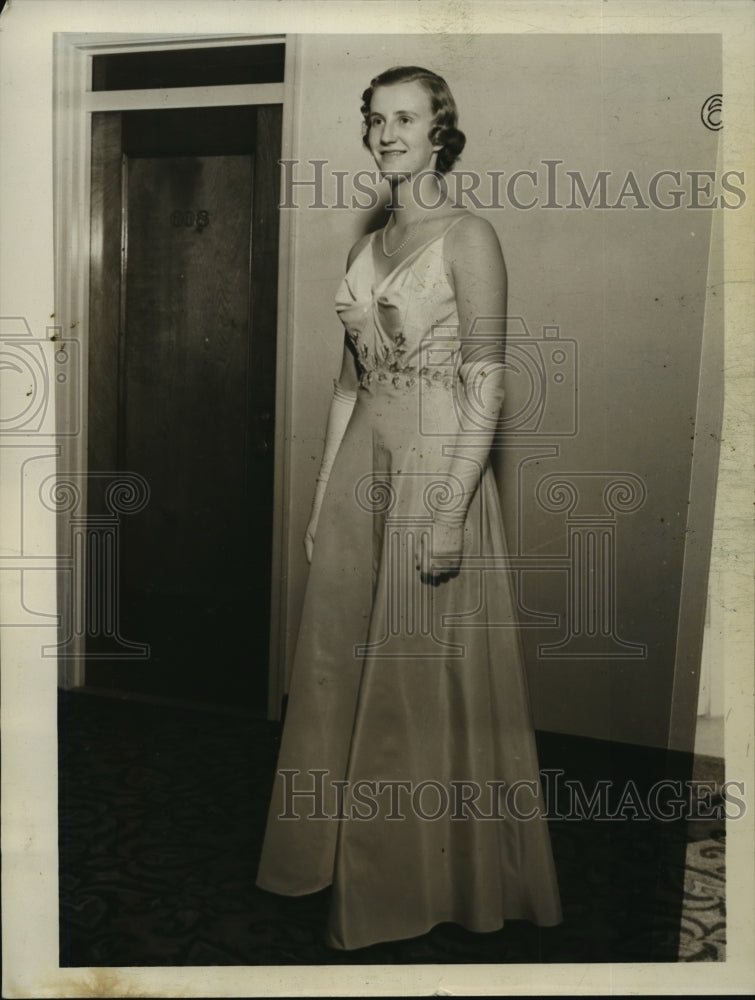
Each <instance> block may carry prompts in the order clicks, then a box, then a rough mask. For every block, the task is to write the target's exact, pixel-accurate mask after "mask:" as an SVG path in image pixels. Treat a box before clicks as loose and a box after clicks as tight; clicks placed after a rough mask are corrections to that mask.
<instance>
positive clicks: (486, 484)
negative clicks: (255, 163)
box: [258, 220, 561, 949]
mask: <svg viewBox="0 0 755 1000" xmlns="http://www.w3.org/2000/svg"><path fill="white" fill-rule="evenodd" d="M456 221H458V220H453V221H452V222H451V223H450V225H449V226H447V227H446V229H445V230H444V232H443V233H441V234H440V235H439V236H437V237H436V238H434V239H432V240H430V241H429V242H427V243H425V244H424V245H422V246H420V247H419V248H418V249H417V250H416V251H415V252H414V253H412V254H411V255H410V256H409V257H408V258H406V259H405V260H404V261H403V262H402V263H401V264H399V265H398V266H397V267H396V268H395V269H394V270H393V271H392V272H391V273H390V274H389V275H388V276H387V277H386V278H384V279H383V280H377V278H376V274H375V268H374V249H373V243H374V238H373V239H372V240H370V241H368V242H367V244H366V246H365V247H364V248H363V250H362V252H361V253H360V254H359V255H358V256H357V258H356V259H355V260H354V261H353V263H352V265H351V267H350V268H349V270H348V273H347V274H346V277H345V278H344V280H343V282H342V284H341V286H340V289H339V291H338V295H337V299H336V308H337V311H338V313H339V315H340V318H341V320H342V321H343V324H344V326H345V328H346V331H347V334H348V336H349V338H350V345H351V346H352V348H353V350H354V353H355V356H356V358H357V369H358V372H359V389H358V393H357V402H356V405H355V408H354V412H353V415H352V417H351V421H350V423H349V425H348V428H347V430H346V433H345V436H344V438H343V441H342V444H341V447H340V449H339V452H338V455H337V457H336V460H335V463H334V465H333V469H332V471H331V475H330V481H329V483H328V489H327V492H326V495H325V499H324V502H323V506H322V510H321V514H320V520H319V524H318V528H317V536H316V540H315V547H314V556H313V559H312V564H311V567H310V572H309V579H308V584H307V590H306V595H305V600H304V605H303V611H302V618H301V625H300V631H299V637H298V644H297V649H296V655H295V660H294V666H293V673H292V677H291V686H290V692H289V702H288V709H287V715H286V721H285V726H284V732H283V737H282V744H281V749H280V755H279V761H278V771H277V773H276V779H275V786H274V791H273V797H272V802H271V805H270V812H269V816H268V824H267V830H266V835H265V841H264V845H263V852H262V858H261V862H260V868H259V874H258V885H259V886H260V887H261V888H263V889H267V890H270V891H273V892H276V893H281V894H284V895H292V896H294V895H302V894H305V893H311V892H315V891H317V890H320V889H323V888H324V887H326V886H328V885H330V884H331V883H332V885H333V890H332V897H331V911H330V919H329V926H328V929H327V940H328V943H329V944H330V945H331V946H333V947H336V948H347V949H351V948H359V947H363V946H365V945H369V944H372V943H375V942H378V941H386V940H399V939H402V938H408V937H414V936H416V935H420V934H423V933H425V932H426V931H428V930H429V929H430V928H431V927H433V926H434V925H435V924H438V923H441V922H445V921H452V922H456V923H458V924H461V925H463V926H465V927H466V928H467V929H469V930H473V931H492V930H496V929H498V928H500V927H501V926H502V925H503V923H504V921H505V920H507V919H526V920H529V921H532V922H533V923H536V924H538V925H541V926H549V925H554V924H557V923H559V922H560V921H561V909H560V900H559V892H558V886H557V881H556V875H555V869H554V865H553V858H552V853H551V846H550V839H549V834H548V829H547V825H546V821H545V819H543V818H542V813H543V812H544V807H543V803H542V798H541V796H540V792H539V785H523V786H521V788H520V792H518V793H517V796H516V800H515V801H516V805H517V806H518V807H519V809H520V815H526V814H529V813H535V816H534V818H532V819H529V820H524V819H521V818H514V817H513V816H511V815H509V814H508V813H507V812H506V809H505V808H503V803H504V796H505V792H506V790H507V789H509V788H511V786H512V785H514V783H516V782H520V781H521V782H531V783H536V782H538V760H537V751H536V747H535V741H534V732H533V726H532V720H531V711H530V703H529V696H528V691H527V683H526V677H525V673H524V666H523V659H522V652H521V645H520V636H519V633H518V630H517V628H516V623H515V614H514V605H513V601H512V592H511V585H510V580H509V576H508V572H507V570H506V568H505V565H503V564H502V560H501V559H500V558H499V559H498V561H497V562H496V557H503V556H505V553H506V544H505V538H504V533H503V523H502V518H501V511H500V506H499V499H498V492H497V489H496V484H495V480H494V477H493V473H492V470H491V469H490V468H489V467H486V468H485V471H484V474H483V476H482V479H481V482H480V485H479V487H478V489H477V491H476V493H475V495H474V497H473V500H472V503H471V505H470V507H469V510H468V514H467V518H466V523H465V529H464V533H465V541H464V557H463V563H462V568H461V571H460V572H459V574H458V575H457V576H455V577H452V578H451V579H449V580H447V581H446V582H444V583H441V584H439V585H437V586H432V585H429V584H426V583H423V582H422V581H421V580H420V579H419V575H418V573H417V571H416V569H415V563H414V552H415V548H416V546H417V545H418V542H419V538H420V536H421V535H422V533H423V532H424V533H427V532H429V531H430V521H431V515H430V511H431V509H432V504H433V502H436V501H437V502H438V503H441V504H442V501H443V488H442V486H440V487H437V486H434V485H433V484H434V483H436V484H437V482H438V478H439V474H440V476H441V477H442V473H443V471H444V470H445V469H447V468H448V464H449V457H448V454H447V451H448V449H447V448H446V449H445V450H444V445H449V444H453V442H454V441H457V440H458V433H457V432H458V426H459V425H458V419H459V418H458V414H457V406H456V403H455V396H454V381H455V378H456V374H455V365H456V362H457V360H458V352H459V350H460V342H459V340H458V329H457V326H458V321H459V318H458V314H457V310H456V303H455V299H454V293H453V290H452V289H451V287H450V286H449V282H448V279H447V277H446V273H445V268H444V263H443V237H444V236H445V233H446V232H447V231H448V229H449V228H450V227H451V226H452V225H454V224H455V223H456ZM434 498H435V499H434ZM336 782H342V784H341V785H340V786H339V785H337V784H334V783H336ZM360 782H361V784H360ZM369 782H373V783H374V784H373V785H370V784H369ZM379 782H385V783H388V784H386V785H383V786H382V788H383V791H382V794H378V792H379V789H378V783H379ZM397 782H405V783H407V784H406V785H404V786H400V785H398V784H397ZM423 782H424V783H425V784H424V785H423V784H422V783H423ZM488 782H493V783H497V784H492V785H487V783H488ZM504 782H505V786H504V784H503V783H504ZM463 783H466V784H463ZM472 783H476V786H475V785H474V784H472ZM420 786H421V787H420ZM475 787H479V788H481V789H482V795H481V796H480V797H479V799H478V800H477V802H476V809H475V808H472V807H465V806H464V804H463V802H462V801H461V800H463V798H464V797H465V796H466V797H470V798H471V797H473V795H474V792H473V789H474V788H475ZM316 789H319V792H318V793H317V794H316V793H315V790H316ZM496 789H498V790H499V791H498V792H497V795H498V798H497V797H496ZM535 789H538V790H535ZM308 791H309V792H312V794H310V795H309V796H308V795H306V794H293V795H292V794H291V793H292V792H295V793H299V792H305V793H306V792H308ZM320 793H321V794H320ZM506 801H508V800H506ZM373 813H374V814H375V815H372V814H373ZM282 815H285V816H288V817H289V818H280V817H281V816H282ZM483 816H488V817H492V818H481V817H483ZM292 817H295V818H292ZM339 817H340V818H339ZM496 817H501V818H496Z"/></svg>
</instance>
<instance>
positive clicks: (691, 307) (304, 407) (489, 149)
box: [286, 35, 736, 746]
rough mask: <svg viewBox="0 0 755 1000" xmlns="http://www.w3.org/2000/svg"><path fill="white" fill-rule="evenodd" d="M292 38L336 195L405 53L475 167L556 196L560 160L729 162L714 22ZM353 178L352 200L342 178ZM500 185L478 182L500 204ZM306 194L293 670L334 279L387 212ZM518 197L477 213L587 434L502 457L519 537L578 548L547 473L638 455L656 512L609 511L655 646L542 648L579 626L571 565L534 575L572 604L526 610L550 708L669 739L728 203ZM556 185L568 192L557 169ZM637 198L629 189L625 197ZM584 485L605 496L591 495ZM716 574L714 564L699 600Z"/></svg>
mask: <svg viewBox="0 0 755 1000" xmlns="http://www.w3.org/2000/svg"><path fill="white" fill-rule="evenodd" d="M298 42H299V74H298V79H297V87H298V90H299V114H298V116H297V121H296V136H295V146H294V156H295V157H297V158H298V159H299V160H300V161H302V163H301V165H300V166H298V167H297V168H296V171H295V173H294V174H293V175H292V176H295V177H296V178H297V179H306V178H311V177H312V176H313V168H312V167H311V166H309V165H307V163H306V162H305V161H307V160H310V159H323V160H328V164H327V166H326V168H325V171H326V172H325V176H326V179H328V181H329V183H328V184H326V187H325V192H326V193H325V201H326V202H327V203H328V204H331V205H332V204H333V203H334V202H335V201H336V188H335V181H334V180H333V179H332V177H331V175H330V173H329V172H330V171H331V170H345V171H350V172H353V171H357V170H360V169H372V168H373V167H374V163H373V161H372V160H371V157H370V156H369V153H368V152H367V151H366V150H365V149H364V148H363V146H362V144H361V132H360V127H361V116H360V113H359V104H360V95H361V92H362V90H363V89H364V88H365V87H366V86H367V85H368V83H369V80H370V78H371V77H372V76H374V75H376V74H377V73H378V72H380V71H382V70H383V69H385V68H387V67H388V66H391V65H397V64H402V63H403V64H418V65H423V66H427V67H428V68H430V69H433V70H435V71H436V72H439V73H441V75H443V76H445V78H446V79H447V81H448V83H449V85H450V86H451V89H452V91H453V93H454V95H455V98H456V101H457V104H458V107H459V112H460V126H461V128H462V129H463V130H464V132H465V133H466V135H467V147H466V150H465V152H464V154H463V158H462V161H461V162H460V163H459V165H458V166H459V168H461V169H464V170H470V171H479V172H483V173H484V172H485V171H489V170H499V171H504V172H505V177H504V184H505V182H506V179H507V178H508V177H509V176H510V175H511V174H512V173H513V172H514V171H516V170H533V171H536V172H537V174H538V181H539V183H538V186H537V190H535V191H534V194H536V195H538V196H539V197H540V199H541V202H542V201H544V200H545V199H546V198H547V190H546V181H545V177H546V168H545V166H544V165H543V161H545V160H562V161H563V163H562V164H561V165H560V167H559V168H558V169H559V170H560V171H561V172H563V171H566V170H575V171H580V173H581V174H582V175H583V177H584V180H585V183H586V184H587V187H588V190H589V188H590V187H591V185H592V182H593V180H594V178H595V177H596V175H597V173H598V172H599V171H601V170H609V171H611V173H612V176H611V178H609V181H608V192H609V194H608V199H607V200H608V203H609V204H611V203H613V202H615V200H616V198H617V197H618V195H619V192H620V190H621V187H622V183H623V181H624V179H625V177H626V174H627V172H628V171H630V170H631V171H632V172H633V173H634V175H635V176H636V178H637V181H638V184H639V189H640V191H641V193H642V194H643V196H644V199H645V201H648V183H649V180H650V178H651V177H652V176H653V175H654V174H655V173H657V172H658V171H660V170H678V171H680V172H681V173H682V184H681V185H680V187H681V188H682V189H684V190H685V196H684V202H683V204H686V205H689V203H690V200H691V193H690V192H691V180H690V179H689V177H688V176H687V175H685V172H686V171H690V170H715V168H716V152H717V133H716V132H714V131H710V130H708V129H706V128H705V127H704V126H703V125H702V123H701V120H700V106H701V104H702V102H703V101H704V99H705V97H706V96H707V94H708V93H710V92H711V91H714V90H716V89H720V74H721V66H720V39H719V38H717V37H716V36H713V35H697V36H694V35H689V36H681V35H679V36H674V35H671V36H668V35H666V36H662V35H643V36H606V35H603V36H586V35H585V36H579V35H576V36H575V35H571V36H545V37H543V36H540V37H527V36H522V35H519V36H504V35H500V36H495V35H493V36H491V35H488V36H479V35H478V36H470V37H467V36H412V35H405V36H385V37H381V36H371V37H364V36H338V37H334V36H327V37H325V36H312V35H308V36H303V37H301V38H300V39H299V40H298ZM562 183H563V188H562V187H561V184H562ZM673 186H675V185H674V184H672V183H671V182H670V181H666V182H663V183H661V185H660V188H659V191H660V193H661V196H662V197H664V198H668V195H667V194H666V192H667V190H668V189H669V188H670V187H673ZM345 190H346V195H347V201H348V197H349V195H350V193H351V188H350V187H349V186H348V182H347V186H346V189H345ZM486 190H487V188H486V186H485V185H483V188H482V189H481V197H482V199H483V201H485V202H486V203H487V201H488V197H487V195H486V194H485V192H486ZM517 190H518V191H519V193H520V197H521V198H522V200H525V199H526V197H527V196H528V195H529V194H530V192H531V191H532V188H531V187H529V186H528V184H527V182H526V181H525V182H523V183H521V186H520V187H519V188H518V189H517ZM729 198H730V200H731V201H732V202H736V199H735V198H733V197H731V196H729ZM295 200H296V201H297V202H298V204H299V206H300V207H298V208H297V209H290V211H293V212H294V213H295V220H294V226H295V239H296V242H295V248H296V249H295V255H294V259H293V260H292V261H291V262H290V264H291V267H292V269H293V270H292V277H293V285H294V311H293V322H292V328H291V336H292V338H293V409H292V418H293V424H292V443H291V449H292V450H291V468H290V475H291V480H290V482H291V496H292V504H291V510H290V522H289V523H290V545H289V564H288V566H287V567H286V571H287V579H288V581H289V592H288V626H289V628H288V637H287V649H286V656H287V664H288V666H289V667H290V663H291V657H292V655H293V650H294V644H295V636H296V627H297V624H298V617H299V612H300V607H301V600H302V596H303V588H304V585H305V581H306V573H307V566H306V561H305V558H304V551H303V547H302V544H301V538H302V536H303V532H304V528H305V525H306V522H307V518H308V513H309V505H310V499H311V495H312V490H313V484H314V478H315V476H316V473H317V470H318V468H319V462H320V457H321V453H322V439H323V433H324V426H325V421H326V417H327V410H328V406H329V401H330V393H331V384H332V379H333V377H334V376H335V375H336V374H337V371H338V367H339V363H340V355H341V350H342V343H343V331H342V328H341V325H340V323H339V321H338V318H337V316H336V315H335V312H334V309H333V297H334V295H335V292H336V289H337V286H338V283H339V281H340V280H341V277H342V276H343V272H344V268H345V261H346V256H347V253H348V250H349V248H350V246H351V245H352V243H353V242H354V241H355V240H356V239H357V238H358V237H359V236H360V235H361V234H362V233H363V232H364V231H366V229H367V228H373V227H374V226H375V225H376V224H377V214H376V213H370V212H367V211H363V210H360V209H358V208H354V209H351V208H349V209H336V208H331V209H329V210H328V209H321V208H307V207H306V206H307V205H308V204H309V203H310V201H311V200H312V191H311V188H306V187H302V188H296V189H295ZM502 200H503V201H504V204H505V207H504V208H496V209H490V210H479V214H482V215H484V216H485V217H486V218H488V219H489V220H490V221H491V222H492V224H493V225H494V226H495V228H496V230H497V232H498V235H499V238H500V240H501V244H502V247H503V250H504V255H505V258H506V264H507V269H508V276H509V302H508V313H509V315H510V316H512V317H522V318H523V320H524V322H525V324H526V326H527V328H528V330H529V332H530V334H531V335H532V337H534V338H538V337H540V336H542V328H543V327H544V326H557V327H559V330H560V337H561V338H563V339H567V340H573V341H575V342H576V350H577V353H578V364H577V366H576V372H575V376H574V379H575V381H574V383H573V384H572V388H573V389H575V390H576V391H577V399H578V415H579V422H578V429H577V433H576V434H575V435H573V436H571V437H558V436H553V435H550V436H549V435H548V434H547V433H543V434H540V435H536V436H518V437H517V436H510V437H509V440H508V443H507V445H506V446H505V447H504V449H503V451H502V452H498V453H496V454H495V455H494V462H495V467H496V470H497V474H498V479H499V485H500V488H501V495H502V501H503V507H504V518H505V521H506V527H507V532H508V536H509V545H510V548H511V549H512V551H513V552H518V553H519V554H521V555H524V556H531V557H532V556H537V557H539V558H541V559H543V560H545V561H546V562H547V559H548V557H549V556H551V555H554V556H558V555H563V554H565V553H566V551H567V550H566V545H567V541H566V522H565V515H564V514H563V513H562V514H552V513H547V512H545V511H544V510H543V509H542V507H541V506H539V505H538V504H537V503H536V502H535V499H534V497H535V489H536V487H537V485H538V482H539V481H540V479H541V478H542V477H543V476H546V475H550V474H552V473H554V472H560V473H564V474H574V473H585V472H592V473H598V474H609V473H628V474H631V475H633V476H635V477H638V478H639V479H640V480H641V481H642V483H644V486H645V489H646V491H647V497H646V499H645V501H644V503H643V505H642V506H641V507H640V509H638V510H636V511H634V512H632V513H627V514H618V515H617V516H616V518H615V524H616V527H615V531H616V549H615V552H616V569H617V585H616V592H615V595H616V604H617V613H616V618H617V629H616V631H617V635H618V636H619V637H620V638H621V639H623V640H626V641H627V642H630V643H638V644H644V645H645V646H646V647H647V654H646V656H645V657H644V658H642V659H628V660H627V659H623V660H622V659H614V658H606V659H600V658H598V659H589V660H588V659H561V660H552V659H551V660H544V659H542V658H540V657H539V655H538V645H539V644H542V643H554V642H557V641H558V640H559V639H560V638H561V637H562V635H563V620H564V615H565V614H566V611H567V606H566V600H567V588H566V575H565V572H564V571H563V570H551V569H545V568H543V567H542V566H541V567H539V568H538V566H536V567H535V569H534V570H532V571H527V572H525V573H524V574H522V576H521V577H520V586H521V590H520V598H521V600H522V602H523V604H524V605H526V608H527V609H528V611H530V612H535V613H540V614H551V615H553V614H556V615H558V620H559V621H560V622H561V627H559V626H558V625H556V626H554V625H552V624H549V625H548V626H547V627H545V626H542V625H541V626H540V627H538V628H525V629H524V639H525V647H526V656H527V669H528V675H529V679H530V687H531V692H532V698H533V707H534V712H535V721H536V725H537V726H538V728H541V729H545V730H551V731H557V732H564V733H574V734H579V735H583V736H591V737H596V738H602V739H616V740H621V741H625V742H631V743H639V744H644V745H655V746H664V745H666V743H667V738H668V727H669V718H670V711H671V694H672V687H673V683H674V660H675V648H676V634H677V620H678V613H679V600H680V588H681V580H682V566H683V559H684V545H685V526H686V518H687V505H688V501H689V490H690V473H691V462H692V443H693V436H694V433H695V430H696V407H697V389H698V377H699V362H700V349H701V337H702V330H703V319H704V310H705V293H706V279H707V271H708V253H709V237H710V226H711V218H712V214H713V212H712V210H703V209H698V210H695V209H691V208H689V207H683V208H679V209H676V210H670V211H664V210H662V209H659V208H657V207H654V206H652V205H650V207H649V208H647V209H642V210H637V209H636V208H634V207H627V208H625V209H623V210H620V209H613V210H599V209H596V208H595V207H592V208H590V209H589V210H585V209H581V210H580V209H577V210H568V209H565V208H560V209H546V208H543V207H535V208H533V209H530V210H527V211H523V210H518V209H516V208H513V207H512V206H511V205H510V204H508V203H507V202H506V197H505V193H503V194H502ZM708 200H709V199H708V198H707V197H701V198H700V201H702V202H705V201H708ZM556 201H557V202H558V203H560V204H566V203H568V202H569V201H570V188H569V185H568V181H567V178H566V176H565V174H563V173H561V174H560V175H559V187H558V188H557V191H556ZM648 203H649V202H648ZM624 204H625V205H627V206H634V204H635V202H634V201H633V199H632V198H631V197H627V198H626V199H625V201H624ZM718 211H722V210H721V209H718ZM717 332H718V334H719V336H720V335H722V332H721V331H720V330H719V331H717ZM525 391H526V390H525V387H524V384H523V383H522V384H519V382H518V381H517V378H516V377H515V376H512V377H511V378H510V381H509V385H508V387H507V403H506V409H505V413H513V412H516V411H517V410H518V408H519V407H520V406H521V404H522V399H523V397H522V393H523V392H525ZM714 424H715V421H714V422H713V424H712V425H711V426H714ZM697 430H698V431H700V428H699V427H698V428H697ZM554 451H555V452H557V453H556V454H554ZM586 503H587V506H586V507H585V509H586V510H588V513H592V512H593V510H592V508H590V509H588V508H589V507H590V503H593V501H592V500H591V499H590V498H589V497H588V498H586ZM594 506H595V505H594V503H593V507H594ZM706 586H707V581H706V579H704V578H702V577H701V578H700V579H699V580H698V581H697V587H698V589H699V588H702V591H701V594H702V596H701V600H702V605H703V606H704V603H705V594H704V591H705V588H706ZM523 619H524V620H525V622H526V623H529V624H532V623H533V622H534V621H535V619H534V618H533V616H532V615H524V616H523ZM700 627H701V629H702V623H700ZM701 634H702V633H701Z"/></svg>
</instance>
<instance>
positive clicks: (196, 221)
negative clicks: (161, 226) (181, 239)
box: [170, 208, 210, 230]
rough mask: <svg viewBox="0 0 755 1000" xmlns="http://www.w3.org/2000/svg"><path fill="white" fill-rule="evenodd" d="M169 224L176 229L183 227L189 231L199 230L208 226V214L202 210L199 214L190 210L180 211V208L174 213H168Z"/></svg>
mask: <svg viewBox="0 0 755 1000" xmlns="http://www.w3.org/2000/svg"><path fill="white" fill-rule="evenodd" d="M170 224H171V225H172V226H174V227H175V228H176V229H178V228H184V227H185V228H187V229H191V228H192V227H194V228H196V229H200V230H201V229H204V228H205V226H209V224H210V213H209V212H206V211H205V210H204V209H202V210H201V211H199V212H192V211H191V209H187V210H186V211H182V210H181V209H180V208H177V209H176V210H175V212H171V213H170Z"/></svg>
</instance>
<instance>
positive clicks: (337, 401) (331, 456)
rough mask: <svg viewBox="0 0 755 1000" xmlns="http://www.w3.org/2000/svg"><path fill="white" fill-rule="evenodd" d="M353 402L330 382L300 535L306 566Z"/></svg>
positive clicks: (349, 394) (352, 392)
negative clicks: (325, 422)
mask: <svg viewBox="0 0 755 1000" xmlns="http://www.w3.org/2000/svg"><path fill="white" fill-rule="evenodd" d="M356 399H357V394H356V390H353V389H352V390H349V389H343V388H342V387H341V385H340V384H339V382H338V381H337V380H336V381H334V382H333V399H332V400H331V403H330V412H329V413H328V425H327V429H326V431H325V447H324V449H323V453H322V462H321V463H320V471H319V473H318V474H317V482H316V485H315V495H314V497H313V499H312V512H311V514H310V516H309V524H308V525H307V530H306V532H305V534H304V550H305V552H306V553H307V562H312V553H313V552H314V546H315V535H316V534H317V522H318V521H319V520H320V508H321V507H322V501H323V497H324V496H325V490H326V488H327V485H328V480H329V479H330V472H331V469H332V468H333V463H334V462H335V460H336V455H337V454H338V449H339V448H340V447H341V441H343V436H344V434H345V433H346V428H347V427H348V424H349V421H350V420H351V414H352V413H353V411H354V404H355V403H356Z"/></svg>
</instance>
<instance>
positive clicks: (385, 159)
mask: <svg viewBox="0 0 755 1000" xmlns="http://www.w3.org/2000/svg"><path fill="white" fill-rule="evenodd" d="M432 127H433V112H432V105H431V103H430V95H429V94H428V93H427V91H426V90H425V88H424V87H423V86H422V84H420V83H417V82H416V81H413V82H412V83H396V84H392V85H391V86H389V87H376V89H375V90H374V92H373V94H372V100H371V101H370V115H369V129H368V133H367V138H368V141H369V145H370V151H371V152H372V155H373V156H374V157H375V162H376V163H377V165H378V167H379V168H380V170H381V172H382V173H383V174H385V175H389V176H390V175H393V174H397V175H399V176H404V177H406V176H412V175H414V174H418V173H420V172H421V171H423V170H433V169H434V168H435V159H436V155H437V153H438V150H440V149H442V146H434V145H433V144H432V143H431V142H430V139H429V138H428V136H429V135H430V130H431V129H432Z"/></svg>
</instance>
